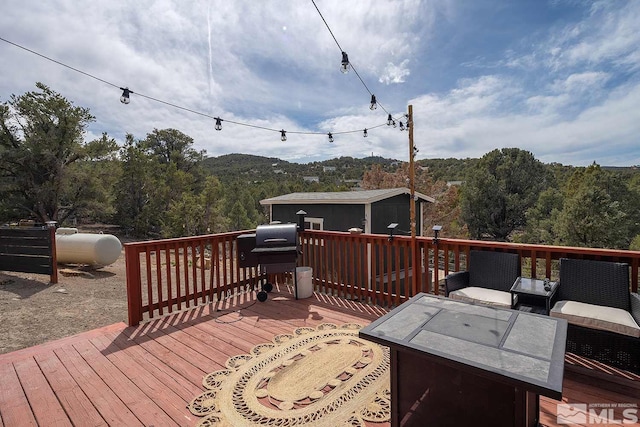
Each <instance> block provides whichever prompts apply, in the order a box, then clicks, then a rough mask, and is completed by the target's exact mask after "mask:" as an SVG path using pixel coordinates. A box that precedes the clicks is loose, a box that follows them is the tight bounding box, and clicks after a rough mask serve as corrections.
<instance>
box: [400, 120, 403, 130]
mask: <svg viewBox="0 0 640 427" xmlns="http://www.w3.org/2000/svg"><path fill="white" fill-rule="evenodd" d="M400 130H401V131H403V130H404V123H402V122H400Z"/></svg>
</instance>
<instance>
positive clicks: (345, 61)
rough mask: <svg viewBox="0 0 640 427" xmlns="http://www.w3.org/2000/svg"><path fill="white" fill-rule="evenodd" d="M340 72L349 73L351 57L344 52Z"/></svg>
mask: <svg viewBox="0 0 640 427" xmlns="http://www.w3.org/2000/svg"><path fill="white" fill-rule="evenodd" d="M340 71H342V73H348V72H349V56H348V55H347V52H342V64H340Z"/></svg>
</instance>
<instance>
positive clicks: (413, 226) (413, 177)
mask: <svg viewBox="0 0 640 427" xmlns="http://www.w3.org/2000/svg"><path fill="white" fill-rule="evenodd" d="M407 128H408V130H409V191H410V192H411V205H410V206H411V212H410V222H411V238H412V239H415V238H416V204H415V193H416V171H415V165H414V163H413V158H414V157H415V155H414V147H413V105H409V115H408V116H407Z"/></svg>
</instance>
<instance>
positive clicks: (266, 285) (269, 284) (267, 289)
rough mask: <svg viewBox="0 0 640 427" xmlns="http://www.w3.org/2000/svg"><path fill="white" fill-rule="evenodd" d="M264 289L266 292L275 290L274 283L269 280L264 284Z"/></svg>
mask: <svg viewBox="0 0 640 427" xmlns="http://www.w3.org/2000/svg"><path fill="white" fill-rule="evenodd" d="M262 290H263V291H266V292H271V291H272V290H273V285H272V284H271V283H269V282H267V283H265V284H264V285H263V286H262Z"/></svg>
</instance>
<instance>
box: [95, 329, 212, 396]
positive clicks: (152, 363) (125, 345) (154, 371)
mask: <svg viewBox="0 0 640 427" xmlns="http://www.w3.org/2000/svg"><path fill="white" fill-rule="evenodd" d="M105 338H106V339H108V340H109V341H110V342H111V343H112V344H115V345H116V346H117V347H118V349H120V351H122V352H124V353H125V354H127V355H128V356H129V357H130V358H131V359H132V360H134V361H136V362H137V363H138V364H139V365H141V366H142V367H143V368H144V369H145V370H146V371H148V372H149V373H150V374H151V375H153V376H154V377H155V378H157V379H158V380H159V381H160V382H162V384H164V385H165V387H166V388H168V389H171V390H172V391H173V392H175V393H176V394H177V395H179V396H180V398H181V399H182V400H183V401H185V402H188V401H190V399H192V398H193V397H194V396H195V395H196V394H198V393H200V392H201V387H202V386H201V383H198V384H197V385H196V384H193V383H192V382H191V381H188V380H186V379H185V378H184V377H183V376H181V375H177V373H176V371H174V370H173V369H172V368H171V367H170V366H168V365H167V363H165V362H164V361H162V360H161V359H159V358H158V357H157V356H156V355H155V354H152V353H149V352H148V351H147V350H145V349H144V348H142V347H141V346H139V345H137V344H136V343H135V342H134V341H131V340H129V339H128V338H127V337H126V336H125V335H124V334H117V335H116V334H106V335H105ZM103 351H104V350H103ZM112 351H114V350H112Z"/></svg>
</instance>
